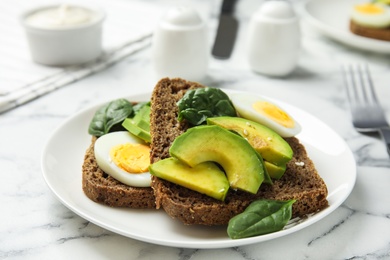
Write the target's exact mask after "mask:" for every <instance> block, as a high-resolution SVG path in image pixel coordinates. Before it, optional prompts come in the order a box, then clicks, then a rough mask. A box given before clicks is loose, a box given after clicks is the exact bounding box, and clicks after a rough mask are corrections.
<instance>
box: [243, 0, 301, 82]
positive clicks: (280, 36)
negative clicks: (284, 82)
mask: <svg viewBox="0 0 390 260" xmlns="http://www.w3.org/2000/svg"><path fill="white" fill-rule="evenodd" d="M247 40H248V46H247V47H248V60H249V64H250V66H251V68H252V69H253V70H254V71H255V72H258V73H261V74H264V75H268V76H276V77H278V76H286V75H288V74H290V73H291V72H292V71H293V70H294V68H295V66H296V64H297V61H298V58H299V53H300V42H301V34H300V28H299V21H298V18H297V17H296V15H295V13H294V11H293V10H292V7H291V5H290V4H289V3H287V2H284V1H274V0H271V1H267V2H265V3H264V4H263V5H262V6H261V7H260V8H259V9H258V10H257V12H255V13H254V14H253V16H252V18H251V21H250V24H249V29H248V39H247Z"/></svg>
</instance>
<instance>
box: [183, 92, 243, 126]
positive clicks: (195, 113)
mask: <svg viewBox="0 0 390 260" xmlns="http://www.w3.org/2000/svg"><path fill="white" fill-rule="evenodd" d="M177 105H178V107H179V115H178V120H179V121H182V120H184V119H185V120H187V121H188V122H189V123H190V124H192V125H201V124H203V123H204V122H206V120H207V118H209V117H217V116H237V113H236V110H235V108H234V106H233V103H232V102H231V101H230V99H229V96H228V95H226V93H224V92H223V91H222V90H220V89H218V88H210V87H207V88H198V89H193V90H189V91H187V92H186V94H185V95H184V96H183V98H182V99H180V100H179V101H178V102H177Z"/></svg>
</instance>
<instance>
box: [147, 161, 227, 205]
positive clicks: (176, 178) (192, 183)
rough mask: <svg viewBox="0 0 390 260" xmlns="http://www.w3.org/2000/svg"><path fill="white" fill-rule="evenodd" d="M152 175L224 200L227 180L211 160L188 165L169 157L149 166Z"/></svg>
mask: <svg viewBox="0 0 390 260" xmlns="http://www.w3.org/2000/svg"><path fill="white" fill-rule="evenodd" d="M149 171H150V173H151V174H152V175H154V176H157V177H159V178H161V179H164V180H167V181H170V182H173V183H176V184H178V185H181V186H183V187H186V188H188V189H191V190H194V191H197V192H200V193H203V194H206V195H208V196H210V197H213V198H215V199H218V200H222V201H223V200H225V197H226V194H227V192H228V191H229V182H228V180H227V178H226V175H225V173H224V172H223V171H222V170H221V169H220V168H219V167H218V166H217V165H216V164H215V163H212V162H204V163H200V164H197V165H195V167H193V168H192V167H189V166H188V165H187V164H184V163H182V162H180V161H179V160H178V159H176V158H173V157H170V158H167V159H164V160H160V161H158V162H156V163H153V164H152V165H150V166H149Z"/></svg>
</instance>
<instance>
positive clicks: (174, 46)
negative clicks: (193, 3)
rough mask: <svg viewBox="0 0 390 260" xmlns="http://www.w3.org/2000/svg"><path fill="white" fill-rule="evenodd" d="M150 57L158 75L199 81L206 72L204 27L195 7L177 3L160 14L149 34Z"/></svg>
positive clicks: (205, 32)
mask: <svg viewBox="0 0 390 260" xmlns="http://www.w3.org/2000/svg"><path fill="white" fill-rule="evenodd" d="M152 58H153V63H154V67H155V70H156V74H157V76H158V77H159V78H163V77H171V78H173V77H181V78H184V79H187V80H191V81H200V80H202V79H203V78H204V77H205V76H206V73H207V69H208V60H209V48H208V39H207V27H206V23H205V22H204V21H203V20H202V19H201V17H200V16H199V14H198V12H197V11H195V10H194V9H193V8H190V7H185V6H178V7H174V8H172V9H170V10H169V11H168V12H167V13H166V14H165V15H164V16H163V18H162V19H161V21H160V22H159V24H158V26H157V29H156V30H155V32H154V35H153V41H152Z"/></svg>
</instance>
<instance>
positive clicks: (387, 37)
mask: <svg viewBox="0 0 390 260" xmlns="http://www.w3.org/2000/svg"><path fill="white" fill-rule="evenodd" d="M349 30H350V31H351V32H352V33H354V34H356V35H359V36H363V37H368V38H372V39H377V40H382V41H390V28H389V27H387V28H370V27H365V26H362V25H359V24H357V23H356V22H354V21H352V20H350V22H349Z"/></svg>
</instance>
